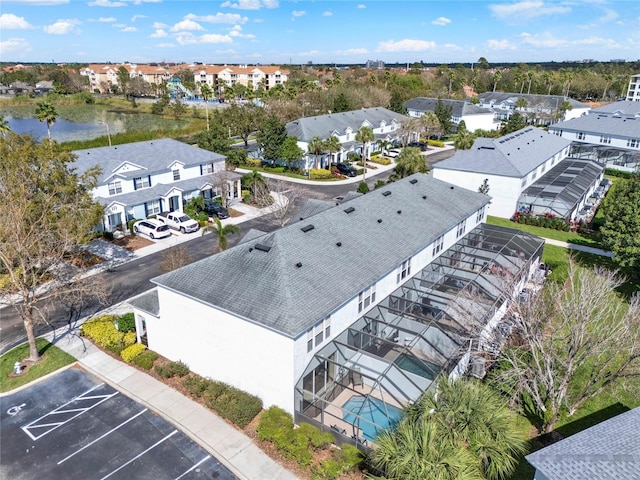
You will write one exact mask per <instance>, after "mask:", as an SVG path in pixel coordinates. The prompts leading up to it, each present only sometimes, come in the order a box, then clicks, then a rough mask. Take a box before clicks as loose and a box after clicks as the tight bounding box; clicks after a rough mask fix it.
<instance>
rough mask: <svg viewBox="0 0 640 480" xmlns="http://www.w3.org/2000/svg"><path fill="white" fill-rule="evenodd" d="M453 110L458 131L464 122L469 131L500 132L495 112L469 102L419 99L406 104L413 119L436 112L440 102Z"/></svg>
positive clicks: (453, 117)
mask: <svg viewBox="0 0 640 480" xmlns="http://www.w3.org/2000/svg"><path fill="white" fill-rule="evenodd" d="M439 101H440V102H442V103H443V104H444V106H445V107H450V108H451V122H452V123H453V124H454V125H455V128H454V130H457V127H458V125H459V124H460V122H462V121H464V123H465V125H466V128H467V130H469V131H470V132H474V131H476V130H488V131H491V130H498V129H499V128H500V122H499V121H497V120H495V118H494V112H493V110H491V109H490V108H484V107H480V106H477V105H474V104H472V103H471V102H467V101H466V100H448V99H438V98H425V97H417V98H412V99H411V100H407V101H406V102H404V104H403V105H404V107H405V108H406V109H407V115H409V116H410V117H412V118H420V117H421V116H422V115H424V114H425V112H435V111H436V107H437V105H438V102H439Z"/></svg>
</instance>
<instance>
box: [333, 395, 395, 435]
mask: <svg viewBox="0 0 640 480" xmlns="http://www.w3.org/2000/svg"><path fill="white" fill-rule="evenodd" d="M342 408H343V410H345V413H344V420H345V421H347V422H349V423H352V424H354V425H356V426H357V427H360V429H361V430H362V434H363V435H364V437H365V438H366V439H367V440H371V441H373V440H374V439H375V438H376V435H377V434H378V431H379V430H380V431H381V430H382V429H385V428H388V427H390V426H391V425H393V424H394V423H396V422H397V421H398V420H400V417H401V416H402V410H400V409H399V408H396V407H394V406H392V405H389V404H388V403H385V402H383V401H382V400H378V399H377V398H373V397H360V396H356V395H354V396H353V397H351V398H350V399H349V400H347V401H346V402H345V404H344V405H343V406H342ZM387 414H388V416H387ZM358 416H359V417H360V418H358ZM374 424H375V425H374Z"/></svg>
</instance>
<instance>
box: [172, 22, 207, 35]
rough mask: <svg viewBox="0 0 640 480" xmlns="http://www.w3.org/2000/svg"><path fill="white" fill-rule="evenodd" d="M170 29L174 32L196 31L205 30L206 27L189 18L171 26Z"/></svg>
mask: <svg viewBox="0 0 640 480" xmlns="http://www.w3.org/2000/svg"><path fill="white" fill-rule="evenodd" d="M170 30H171V31H172V32H185V31H187V32H194V31H200V30H204V28H202V25H200V24H199V23H198V22H194V21H193V20H188V19H187V20H182V21H181V22H178V23H176V24H175V25H174V26H173V27H171V28H170Z"/></svg>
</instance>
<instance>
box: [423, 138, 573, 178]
mask: <svg viewBox="0 0 640 480" xmlns="http://www.w3.org/2000/svg"><path fill="white" fill-rule="evenodd" d="M570 144H571V141H569V140H567V139H566V138H562V137H559V136H557V135H552V134H550V133H548V132H545V131H544V130H542V129H540V128H535V127H526V128H523V129H521V130H518V131H517V132H513V133H510V134H508V135H504V136H502V137H500V138H484V137H480V138H477V139H476V141H475V142H473V147H471V149H470V150H458V151H457V152H456V154H455V155H454V156H453V157H451V158H447V159H446V160H442V161H441V162H438V163H436V164H435V165H434V166H433V168H434V169H437V168H441V169H444V170H460V171H465V172H476V173H487V174H491V175H498V176H502V177H516V178H523V177H525V176H526V175H527V174H528V173H529V172H531V171H532V170H535V169H536V168H538V167H539V166H540V165H542V164H543V163H544V162H546V161H547V160H548V159H549V158H551V157H552V156H554V155H555V154H556V153H558V152H561V151H562V150H563V149H565V148H566V147H568V146H569V145H570Z"/></svg>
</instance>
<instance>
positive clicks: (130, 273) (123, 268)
mask: <svg viewBox="0 0 640 480" xmlns="http://www.w3.org/2000/svg"><path fill="white" fill-rule="evenodd" d="M453 153H454V151H453V150H447V151H444V152H438V153H436V154H433V155H429V156H428V157H427V159H428V161H429V164H430V165H433V164H434V163H436V162H438V161H440V160H443V159H444V158H448V157H450V156H451V155H453ZM390 174H391V172H387V173H385V174H382V175H376V176H372V177H369V178H368V179H367V184H368V185H369V186H370V187H371V188H373V185H374V184H375V183H376V182H377V181H378V180H386V179H387V178H388V176H389V175H390ZM292 185H293V184H292ZM357 186H358V184H357V183H351V184H341V185H304V189H305V191H307V192H308V194H309V196H310V197H314V198H318V199H321V200H333V199H336V198H337V197H341V196H344V195H345V194H346V193H348V192H350V191H354V190H355V189H356V188H357ZM305 200H306V199H305V198H299V199H297V200H296V205H295V206H296V208H300V206H302V204H303V203H304V201H305ZM240 228H241V230H242V232H241V235H240V236H237V235H233V236H230V237H228V238H229V247H232V246H234V245H236V244H237V243H238V241H239V240H240V238H241V237H242V236H243V235H244V234H245V233H247V232H248V231H249V230H250V229H258V230H262V231H265V232H270V231H273V230H275V229H276V228H278V225H277V222H276V221H275V219H274V218H273V216H272V215H267V216H264V217H260V218H255V219H252V220H248V221H247V222H244V223H242V224H240ZM183 245H187V246H188V252H189V255H190V256H191V260H192V261H194V262H195V261H197V260H201V259H203V258H205V257H207V256H209V255H211V254H212V252H213V251H214V248H215V247H216V246H217V244H216V240H215V236H214V235H205V236H204V237H202V236H199V235H195V236H194V238H193V239H192V240H190V241H189V242H187V243H186V244H183ZM171 248H176V247H171ZM163 255H164V252H158V253H155V254H152V255H148V256H146V257H143V258H139V259H136V260H133V261H131V262H128V263H124V264H122V265H120V266H118V267H116V268H115V269H113V270H111V271H107V272H104V273H100V274H98V275H97V276H96V277H97V278H98V279H101V280H102V279H103V280H104V281H105V282H106V283H107V285H108V287H109V290H110V291H111V293H110V295H109V296H108V298H107V301H106V304H102V305H101V304H99V303H98V302H96V301H91V300H88V301H86V302H85V303H83V305H81V306H78V305H74V306H69V305H62V304H60V303H57V304H56V303H53V302H52V301H51V299H44V300H42V301H40V302H38V309H39V310H40V311H42V312H43V314H44V318H46V322H43V323H41V324H40V325H38V327H37V328H36V335H38V336H40V335H43V334H45V333H47V332H50V331H52V330H55V329H58V328H60V327H63V326H65V325H73V324H75V322H77V321H78V320H79V319H81V318H84V317H86V316H90V315H94V314H95V313H96V312H99V311H100V310H102V309H104V308H105V307H106V306H110V305H115V304H117V303H120V302H122V301H124V300H127V299H128V298H131V297H133V296H135V295H138V294H140V293H142V292H145V291H147V290H149V289H150V288H153V284H152V283H151V282H150V281H149V280H150V279H152V278H154V277H157V276H158V275H161V274H162V273H163V272H162V271H161V270H160V264H161V263H162V256H163ZM92 278H93V277H92ZM24 341H26V336H25V333H24V327H23V325H22V319H21V318H20V316H19V315H18V314H17V312H16V311H15V310H14V309H13V308H12V307H10V306H9V307H5V308H2V309H0V353H4V352H5V351H7V350H9V349H10V348H12V347H14V346H15V345H18V344H20V343H22V342H24Z"/></svg>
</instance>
